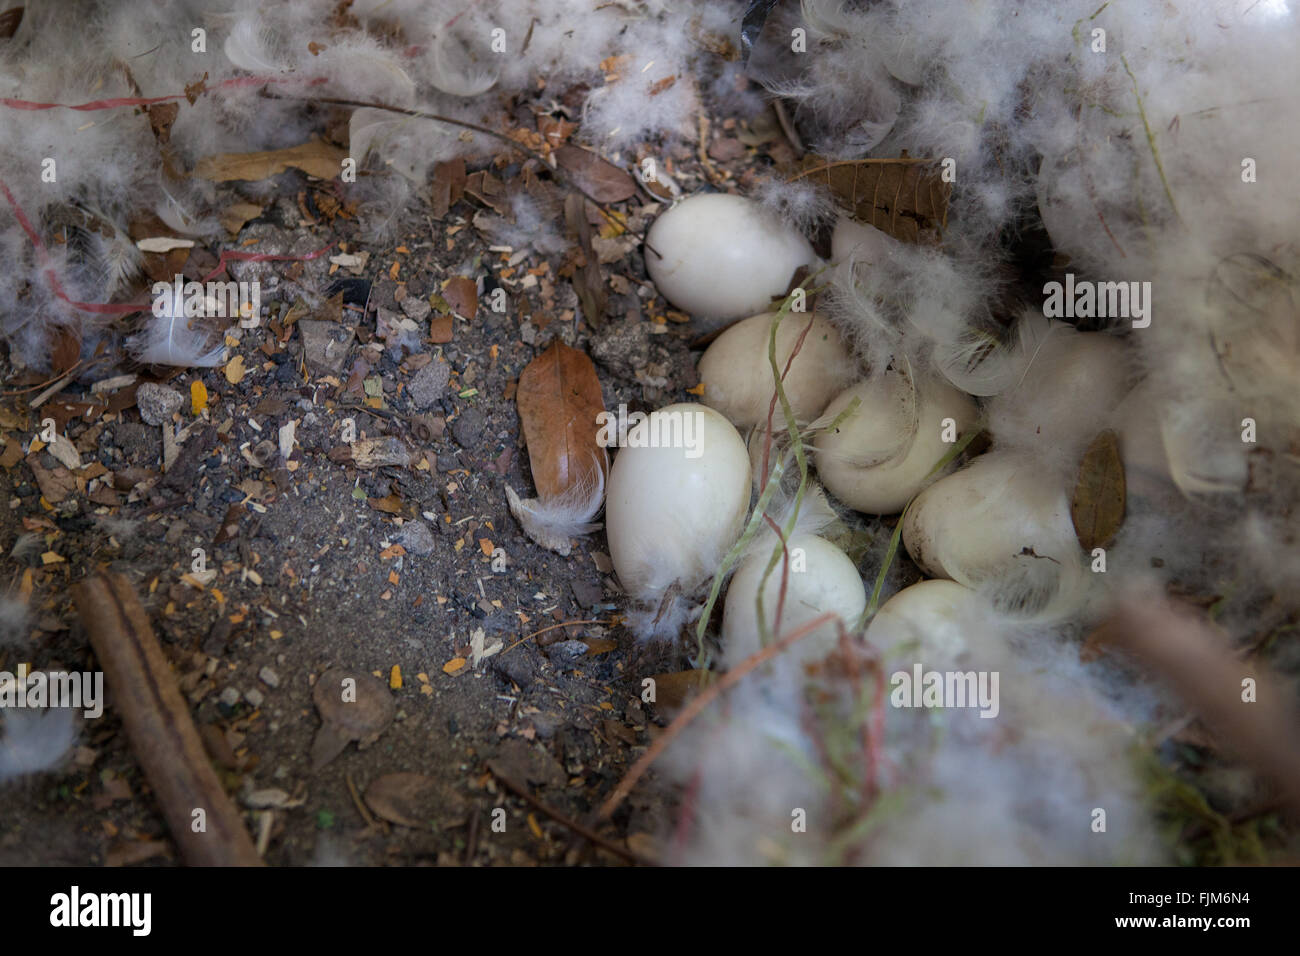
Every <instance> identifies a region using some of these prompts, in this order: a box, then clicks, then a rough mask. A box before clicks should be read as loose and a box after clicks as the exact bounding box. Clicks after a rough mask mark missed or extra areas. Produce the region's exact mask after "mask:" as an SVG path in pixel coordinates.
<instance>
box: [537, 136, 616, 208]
mask: <svg viewBox="0 0 1300 956" xmlns="http://www.w3.org/2000/svg"><path fill="white" fill-rule="evenodd" d="M555 162H556V165H557V166H559V167H560V169H562V170H564V172H565V173H566V174H567V176H568V178H569V180H570V181H571V182H572V183H573V184H574V185H575V186H578V187H579V188H580V189H582V190H583V191H584V192H586V193H587V195H589V196H590V197H591V198H592V199H594V200H596V201H597V202H621V201H622V200H624V199H629V198H631V196H632V195H633V194H634V193H635V192H636V181H635V180H634V179H633V178H632V177H631V176H629V175H628V174H627V173H626V172H625V171H624V170H622V169H619V168H618V167H617V166H615V165H614V164H613V163H611V162H609V161H607V160H604V159H601V158H600V157H599V156H597V155H596V154H595V153H593V152H590V151H588V150H585V149H579V148H578V147H577V146H561V147H560V148H559V149H557V150H556V151H555Z"/></svg>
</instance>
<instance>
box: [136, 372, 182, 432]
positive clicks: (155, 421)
mask: <svg viewBox="0 0 1300 956" xmlns="http://www.w3.org/2000/svg"><path fill="white" fill-rule="evenodd" d="M135 404H136V407H138V408H139V409H140V417H141V418H143V419H144V421H145V423H146V424H148V425H161V424H162V423H163V422H167V421H171V417H172V415H173V414H174V413H176V412H178V411H180V410H181V407H182V406H183V405H184V404H185V396H184V395H182V394H181V393H180V392H178V391H176V390H175V389H172V388H166V387H165V386H162V385H158V384H157V383H155V382H144V383H143V384H142V385H141V386H140V387H139V388H138V389H136V393H135Z"/></svg>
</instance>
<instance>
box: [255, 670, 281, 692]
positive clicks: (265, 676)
mask: <svg viewBox="0 0 1300 956" xmlns="http://www.w3.org/2000/svg"><path fill="white" fill-rule="evenodd" d="M257 679H258V680H260V681H261V682H262V683H263V684H265V685H266V686H267V687H270V688H271V689H272V690H274V689H275V688H277V687H279V686H280V675H279V674H277V673H276V672H275V671H273V670H271V668H269V667H263V668H262V669H261V670H260V671H258V672H257Z"/></svg>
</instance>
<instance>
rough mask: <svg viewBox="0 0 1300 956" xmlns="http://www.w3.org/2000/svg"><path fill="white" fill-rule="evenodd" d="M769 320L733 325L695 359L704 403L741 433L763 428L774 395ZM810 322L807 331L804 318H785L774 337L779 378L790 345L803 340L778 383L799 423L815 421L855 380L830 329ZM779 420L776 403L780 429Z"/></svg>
mask: <svg viewBox="0 0 1300 956" xmlns="http://www.w3.org/2000/svg"><path fill="white" fill-rule="evenodd" d="M773 316H774V313H771V312H764V313H763V314H762V315H754V316H750V317H749V318H748V319H743V320H741V321H740V322H737V323H736V324H735V325H733V326H731V328H729V329H727V330H726V331H725V332H723V333H722V334H721V335H720V336H718V338H717V339H716V340H715V341H714V343H713V344H712V345H710V346H709V347H708V349H707V350H706V351H705V353H704V355H703V357H702V358H701V359H700V381H701V382H702V383H703V384H704V395H703V400H704V403H705V404H706V405H709V406H711V407H713V408H716V409H717V410H718V411H720V412H722V414H724V415H726V416H727V418H729V419H731V421H732V422H733V423H734V424H736V425H738V426H740V427H742V428H743V427H748V426H753V425H757V424H759V423H760V422H761V423H766V422H767V415H768V409H769V408H770V407H771V402H772V396H773V394H774V392H775V389H774V387H773V383H774V380H775V376H774V375H773V372H772V366H771V364H770V362H769V361H768V344H769V342H770V335H771V329H772V319H773ZM811 318H812V325H811V327H809V316H808V315H807V314H806V313H801V312H791V313H788V314H786V315H785V316H783V317H782V319H781V324H780V325H779V326H778V327H777V331H776V362H777V367H778V368H779V369H781V371H783V372H784V371H785V367H786V363H787V362H790V354H791V353H792V352H793V351H794V346H795V343H796V342H798V341H799V338H800V336H803V344H802V345H801V346H800V348H799V354H797V355H796V356H795V357H794V361H793V362H790V370H789V372H788V373H786V375H785V379H784V381H783V382H782V387H783V388H784V391H785V394H786V397H787V398H788V399H789V400H790V406H791V408H792V409H793V410H794V415H795V418H797V419H798V420H799V421H800V422H809V421H812V420H813V419H815V418H816V417H817V416H818V415H820V414H821V412H822V409H824V408H825V407H826V404H827V403H828V402H829V401H830V400H831V399H832V398H834V397H835V395H836V393H838V392H840V391H841V390H843V389H845V388H847V387H848V386H849V385H850V384H851V383H852V382H853V381H854V380H855V379H856V378H857V377H858V375H859V374H860V370H859V367H858V363H857V362H856V361H855V360H854V359H853V357H852V356H851V355H850V354H849V350H848V346H846V345H845V344H844V340H843V339H842V338H840V334H839V332H838V331H837V330H836V328H835V326H833V325H831V324H830V323H829V322H827V321H826V320H825V319H824V318H822V317H821V316H820V315H817V314H815V313H814V314H813V315H812V317H811ZM805 329H807V330H808V333H807V335H804V330H805ZM784 420H785V419H784V415H783V413H782V411H781V406H780V403H779V402H778V403H777V406H776V410H775V412H774V418H773V421H775V422H776V423H778V424H781V423H783V422H784Z"/></svg>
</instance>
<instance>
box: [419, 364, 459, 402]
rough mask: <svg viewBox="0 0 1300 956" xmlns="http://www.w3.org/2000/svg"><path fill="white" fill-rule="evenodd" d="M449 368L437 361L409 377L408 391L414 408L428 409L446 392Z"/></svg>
mask: <svg viewBox="0 0 1300 956" xmlns="http://www.w3.org/2000/svg"><path fill="white" fill-rule="evenodd" d="M450 381H451V367H450V366H449V365H448V364H447V363H446V362H440V361H438V360H437V359H435V360H434V361H432V362H430V363H429V364H428V365H426V366H425V367H424V368H422V369H420V370H419V371H418V372H416V373H415V374H414V375H413V376H411V384H410V386H409V391H410V395H411V401H412V402H414V403H415V407H416V408H428V407H429V406H430V405H432V404H433V403H434V402H436V401H437V400H438V399H440V398H442V396H443V395H445V394H446V392H447V383H448V382H450Z"/></svg>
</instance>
